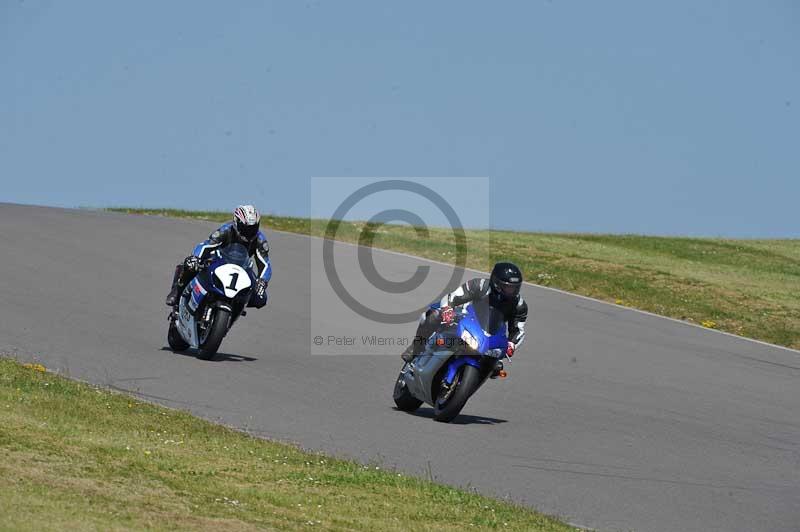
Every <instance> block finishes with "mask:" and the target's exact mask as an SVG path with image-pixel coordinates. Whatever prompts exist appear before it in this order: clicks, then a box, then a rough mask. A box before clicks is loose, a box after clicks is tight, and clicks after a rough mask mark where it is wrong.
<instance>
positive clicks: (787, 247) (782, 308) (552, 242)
mask: <svg viewBox="0 0 800 532" xmlns="http://www.w3.org/2000/svg"><path fill="white" fill-rule="evenodd" d="M111 210H114V211H117V212H126V213H132V214H152V215H162V216H175V217H184V218H196V219H203V220H212V221H226V220H228V219H229V218H230V214H229V213H220V212H188V211H179V210H172V209H128V208H120V209H111ZM264 225H265V227H267V228H268V229H269V228H272V229H277V230H281V231H291V232H295V233H301V234H310V235H316V236H323V235H324V234H325V228H326V225H327V222H325V221H323V220H308V219H302V218H289V217H281V216H266V217H265V219H264ZM364 229H365V224H364V223H360V222H340V223H339V228H338V232H337V234H336V238H338V239H341V240H344V241H348V242H358V241H359V238H362V232H363V230H364ZM369 229H370V231H369V233H370V234H371V235H372V236H374V239H373V240H372V245H373V246H375V247H379V248H384V249H391V250H396V251H402V252H406V253H412V254H414V255H418V256H422V257H427V258H431V259H436V260H440V261H443V262H453V261H454V259H455V256H456V253H455V251H456V250H455V245H454V243H453V238H452V234H451V233H450V231H448V230H444V229H436V228H433V229H430V231H429V234H428V236H427V237H424V238H420V237H419V236H418V235H417V234H416V232H415V231H414V230H413V229H412V228H410V227H406V226H391V225H389V226H382V227H372V228H369ZM467 237H468V243H469V251H468V255H467V257H468V261H467V266H469V267H470V268H475V269H477V270H483V271H486V270H488V269H490V268H491V266H492V264H493V263H494V262H495V261H497V260H500V259H507V260H512V261H514V262H516V263H517V264H518V265H519V266H520V267H521V268H522V269H523V271H524V272H525V275H526V278H527V279H528V280H530V281H532V282H534V283H538V284H542V285H546V286H552V287H556V288H561V289H564V290H568V291H570V292H575V293H578V294H583V295H587V296H591V297H595V298H598V299H603V300H606V301H610V302H614V303H618V304H622V305H626V306H631V307H634V308H639V309H642V310H647V311H650V312H654V313H656V314H661V315H663V316H670V317H673V318H679V319H683V320H687V321H691V322H695V323H698V324H702V325H704V326H706V327H712V328H718V329H720V330H724V331H727V332H731V333H734V334H739V335H742V336H747V337H750V338H756V339H759V340H764V341H767V342H771V343H775V344H778V345H784V346H787V347H793V348H795V349H800V240H729V239H714V238H666V237H647V236H635V235H589V234H543V233H518V232H509V231H468V232H467ZM198 238H200V237H198ZM276 252H277V251H276Z"/></svg>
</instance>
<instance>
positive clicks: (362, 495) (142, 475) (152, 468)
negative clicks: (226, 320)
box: [0, 358, 574, 531]
mask: <svg viewBox="0 0 800 532" xmlns="http://www.w3.org/2000/svg"><path fill="white" fill-rule="evenodd" d="M0 457H1V459H0V529H3V530H31V531H33V530H35V531H41V530H130V529H145V528H147V529H154V530H255V529H265V528H266V529H278V530H301V529H302V530H309V529H311V530H453V531H456V530H465V529H474V528H471V527H478V528H484V529H497V530H539V531H566V530H574V529H573V528H571V527H568V526H566V525H564V524H562V523H560V522H558V521H556V520H554V519H551V518H549V517H545V516H543V515H541V514H537V513H535V512H533V511H530V510H527V509H524V508H521V507H518V506H514V505H511V504H507V503H503V502H499V501H496V500H492V499H489V498H485V497H481V496H478V495H475V494H471V493H467V492H464V491H461V490H457V489H453V488H449V487H445V486H441V485H437V484H434V483H432V482H427V481H424V480H419V479H415V478H410V477H407V476H405V475H400V474H398V473H396V472H392V471H384V470H381V469H379V468H377V467H375V466H362V465H358V464H355V463H353V462H348V461H343V460H335V459H331V458H328V457H326V456H323V455H319V454H311V453H307V452H304V451H301V450H299V449H297V448H295V447H292V446H289V445H284V444H278V443H272V442H269V441H264V440H261V439H257V438H252V437H250V436H248V435H246V434H242V433H240V432H236V431H233V430H230V429H227V428H224V427H221V426H219V425H214V424H212V423H209V422H206V421H203V420H200V419H198V418H196V417H193V416H191V415H189V414H187V413H184V412H180V411H175V410H169V409H166V408H162V407H158V406H154V405H151V404H148V403H142V402H140V401H138V400H136V399H134V398H132V397H130V396H126V395H123V394H117V393H111V392H109V391H106V390H103V389H99V388H96V387H93V386H90V385H87V384H82V383H77V382H74V381H71V380H68V379H65V378H63V377H59V376H57V375H53V374H51V373H48V372H47V371H46V370H45V368H44V367H42V366H38V365H31V364H27V365H25V366H23V365H21V364H19V363H17V362H15V361H13V360H10V359H3V358H0Z"/></svg>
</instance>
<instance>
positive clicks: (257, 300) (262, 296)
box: [249, 279, 267, 308]
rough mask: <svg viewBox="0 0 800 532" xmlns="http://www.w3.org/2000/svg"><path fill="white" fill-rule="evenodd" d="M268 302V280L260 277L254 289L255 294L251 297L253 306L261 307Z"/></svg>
mask: <svg viewBox="0 0 800 532" xmlns="http://www.w3.org/2000/svg"><path fill="white" fill-rule="evenodd" d="M266 304H267V281H265V280H264V279H258V280H257V281H256V286H255V288H254V289H253V296H252V297H251V298H250V305H249V306H251V307H255V308H261V307H263V306H264V305H266Z"/></svg>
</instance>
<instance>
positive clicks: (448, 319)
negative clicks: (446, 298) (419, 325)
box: [439, 307, 456, 325]
mask: <svg viewBox="0 0 800 532" xmlns="http://www.w3.org/2000/svg"><path fill="white" fill-rule="evenodd" d="M439 317H440V318H441V319H442V323H444V324H445V325H450V324H451V323H453V320H454V319H455V318H456V311H455V310H453V308H452V307H443V308H442V309H441V310H440V311H439Z"/></svg>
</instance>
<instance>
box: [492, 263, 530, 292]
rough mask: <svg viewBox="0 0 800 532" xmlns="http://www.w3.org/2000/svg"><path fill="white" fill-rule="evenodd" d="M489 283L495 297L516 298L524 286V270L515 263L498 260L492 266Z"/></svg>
mask: <svg viewBox="0 0 800 532" xmlns="http://www.w3.org/2000/svg"><path fill="white" fill-rule="evenodd" d="M489 284H490V285H491V287H492V293H493V294H494V296H495V297H497V298H499V299H501V300H504V299H514V298H516V297H517V296H518V295H519V289H520V287H521V286H522V272H521V271H520V270H519V268H517V266H516V265H515V264H512V263H510V262H498V263H497V264H495V265H494V268H492V276H491V277H490V278H489Z"/></svg>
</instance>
